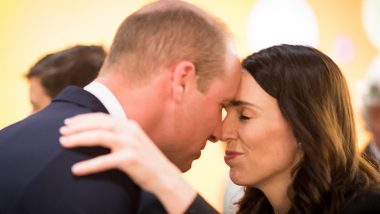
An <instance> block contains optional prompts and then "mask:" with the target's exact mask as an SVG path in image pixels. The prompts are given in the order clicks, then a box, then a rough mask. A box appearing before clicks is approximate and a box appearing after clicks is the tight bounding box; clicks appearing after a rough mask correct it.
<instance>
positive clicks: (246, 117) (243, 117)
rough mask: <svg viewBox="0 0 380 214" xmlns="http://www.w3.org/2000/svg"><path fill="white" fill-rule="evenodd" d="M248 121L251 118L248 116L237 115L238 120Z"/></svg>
mask: <svg viewBox="0 0 380 214" xmlns="http://www.w3.org/2000/svg"><path fill="white" fill-rule="evenodd" d="M249 119H251V118H250V117H248V116H245V115H244V114H240V115H239V120H249Z"/></svg>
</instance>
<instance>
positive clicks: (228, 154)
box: [224, 151, 243, 161]
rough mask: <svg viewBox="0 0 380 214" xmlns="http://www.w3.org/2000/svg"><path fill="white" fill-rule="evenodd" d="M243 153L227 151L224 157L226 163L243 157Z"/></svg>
mask: <svg viewBox="0 0 380 214" xmlns="http://www.w3.org/2000/svg"><path fill="white" fill-rule="evenodd" d="M242 154H243V153H241V152H235V151H226V153H225V155H224V160H225V161H228V160H232V159H234V158H236V157H238V156H240V155H242Z"/></svg>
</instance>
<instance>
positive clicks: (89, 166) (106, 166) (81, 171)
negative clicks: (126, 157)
mask: <svg viewBox="0 0 380 214" xmlns="http://www.w3.org/2000/svg"><path fill="white" fill-rule="evenodd" d="M115 156H116V155H115V154H106V155H101V156H98V157H96V158H93V159H90V160H86V161H82V162H79V163H76V164H74V165H73V167H72V168H71V170H72V172H73V173H74V174H75V175H79V176H82V175H89V174H94V173H98V172H103V171H106V170H110V169H115V168H117V163H118V162H117V160H116V159H117V158H116V157H115Z"/></svg>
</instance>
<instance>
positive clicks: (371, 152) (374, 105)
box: [363, 69, 380, 166]
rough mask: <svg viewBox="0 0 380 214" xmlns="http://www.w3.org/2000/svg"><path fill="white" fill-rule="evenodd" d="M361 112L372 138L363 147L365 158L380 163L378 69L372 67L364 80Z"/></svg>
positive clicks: (379, 90) (379, 85) (379, 89)
mask: <svg viewBox="0 0 380 214" xmlns="http://www.w3.org/2000/svg"><path fill="white" fill-rule="evenodd" d="M364 87H365V93H364V94H363V114H364V119H365V122H366V128H367V130H368V131H369V132H370V133H371V134H372V140H371V141H370V142H369V144H368V145H367V147H366V148H365V149H364V154H365V156H366V158H367V159H369V160H370V161H372V162H373V163H374V164H376V165H378V166H379V164H380V71H379V70H376V69H373V70H371V71H370V72H369V73H368V74H367V77H366V79H365V80H364Z"/></svg>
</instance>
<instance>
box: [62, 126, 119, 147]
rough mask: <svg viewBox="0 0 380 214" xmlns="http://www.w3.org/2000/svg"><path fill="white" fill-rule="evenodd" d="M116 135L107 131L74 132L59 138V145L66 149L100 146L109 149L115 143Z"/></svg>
mask: <svg viewBox="0 0 380 214" xmlns="http://www.w3.org/2000/svg"><path fill="white" fill-rule="evenodd" d="M117 137H118V136H117V135H115V134H113V133H112V132H109V131H107V130H90V131H82V132H76V133H73V134H69V135H63V136H61V137H60V139H59V140H60V143H61V145H62V146H64V147H66V148H73V147H89V146H101V147H106V148H110V149H111V147H112V146H113V145H112V144H115V142H117Z"/></svg>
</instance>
